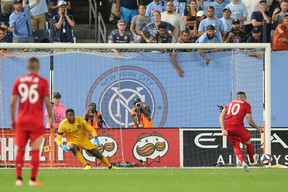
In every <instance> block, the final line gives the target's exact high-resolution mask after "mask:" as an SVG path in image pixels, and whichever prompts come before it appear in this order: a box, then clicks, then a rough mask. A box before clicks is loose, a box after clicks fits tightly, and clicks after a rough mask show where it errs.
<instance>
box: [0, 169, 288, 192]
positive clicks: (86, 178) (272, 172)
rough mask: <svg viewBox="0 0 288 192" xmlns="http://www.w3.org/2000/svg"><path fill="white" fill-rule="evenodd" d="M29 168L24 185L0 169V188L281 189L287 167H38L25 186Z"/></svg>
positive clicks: (48, 191)
mask: <svg viewBox="0 0 288 192" xmlns="http://www.w3.org/2000/svg"><path fill="white" fill-rule="evenodd" d="M29 174H30V171H29V170H24V175H23V177H24V179H25V180H24V186H21V187H16V186H15V173H14V169H0V192H14V191H23V192H33V191H39V192H42V191H43V192H86V191H89V192H92V191H93V192H100V191H101V192H104V191H105V192H129V191H135V192H142V191H143V192H144V191H145V192H151V191H158V192H162V191H163V192H167V191H175V192H178V191H179V192H186V191H193V192H199V191H209V192H211V191H217V192H218V191H219V192H221V191H222V192H224V191H229V192H238V191H239V192H256V191H259V192H260V191H261V192H266V191H267V192H284V191H286V190H287V181H288V169H272V168H266V169H265V168H256V169H250V172H245V171H244V170H242V169H234V168H227V169H222V168H214V169H213V168H212V169H180V168H176V169H170V168H167V169H133V168H132V169H119V170H108V169H92V170H89V171H84V170H80V169H42V170H40V172H39V180H40V181H41V182H42V183H43V186H41V187H30V186H27V182H28V178H29Z"/></svg>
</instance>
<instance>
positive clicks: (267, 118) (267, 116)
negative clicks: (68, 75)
mask: <svg viewBox="0 0 288 192" xmlns="http://www.w3.org/2000/svg"><path fill="white" fill-rule="evenodd" d="M8 48H10V49H134V50H135V49H154V50H155V49H171V48H173V49H237V48H238V49H264V50H265V51H264V54H265V55H264V58H265V60H264V70H265V71H264V100H265V106H264V112H263V115H264V118H263V119H264V127H265V133H264V135H265V136H264V141H265V142H264V144H265V146H264V153H268V154H271V141H270V140H271V139H270V137H271V83H270V82H271V47H270V43H205V44H200V43H199V44H194V43H191V44H190V43H187V44H183V43H181V44H180V43H169V44H105V43H81V44H80V43H79V44H67V43H57V44H56V43H54V44H53V43H13V44H12V43H11V44H10V43H1V44H0V49H8ZM50 75H51V76H52V77H51V79H53V74H51V73H50ZM267 141H269V142H267Z"/></svg>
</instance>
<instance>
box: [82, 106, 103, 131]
mask: <svg viewBox="0 0 288 192" xmlns="http://www.w3.org/2000/svg"><path fill="white" fill-rule="evenodd" d="M83 118H84V119H85V120H86V121H87V122H88V123H89V124H90V125H92V127H94V128H96V129H98V128H103V124H104V125H105V126H106V123H105V121H104V120H103V118H102V114H101V113H100V112H99V111H97V110H96V103H90V104H89V105H88V108H87V110H86V112H85V114H84V116H83Z"/></svg>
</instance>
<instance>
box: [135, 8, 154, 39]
mask: <svg viewBox="0 0 288 192" xmlns="http://www.w3.org/2000/svg"><path fill="white" fill-rule="evenodd" d="M138 12H139V14H138V15H136V16H134V17H133V19H132V22H131V25H130V31H131V33H132V34H133V35H134V39H135V42H136V43H144V42H145V41H144V40H143V39H142V36H141V31H142V29H143V28H144V27H145V26H146V25H147V24H148V23H150V22H151V20H150V17H147V16H146V15H145V12H146V8H145V6H144V5H139V7H138Z"/></svg>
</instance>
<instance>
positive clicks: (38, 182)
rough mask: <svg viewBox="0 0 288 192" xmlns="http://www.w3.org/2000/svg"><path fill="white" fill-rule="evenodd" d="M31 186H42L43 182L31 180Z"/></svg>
mask: <svg viewBox="0 0 288 192" xmlns="http://www.w3.org/2000/svg"><path fill="white" fill-rule="evenodd" d="M28 185H29V186H41V185H42V183H41V182H40V181H37V180H36V181H32V180H30V181H29V183H28Z"/></svg>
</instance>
